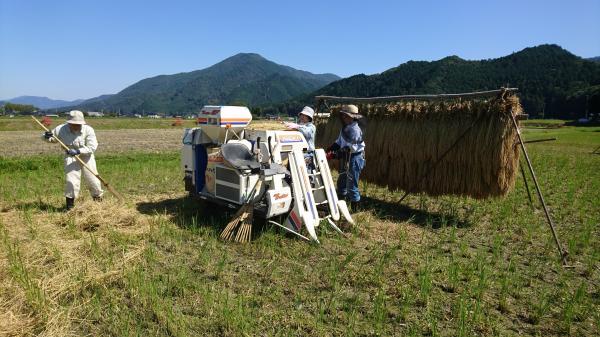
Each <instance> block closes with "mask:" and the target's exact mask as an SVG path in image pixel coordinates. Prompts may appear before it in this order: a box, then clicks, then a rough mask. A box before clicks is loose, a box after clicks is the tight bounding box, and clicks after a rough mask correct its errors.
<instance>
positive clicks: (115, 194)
mask: <svg viewBox="0 0 600 337" xmlns="http://www.w3.org/2000/svg"><path fill="white" fill-rule="evenodd" d="M31 118H32V119H33V120H34V121H35V122H36V123H38V125H39V126H41V127H42V128H43V129H44V131H46V132H49V131H50V130H48V128H47V127H46V126H45V125H44V124H42V123H41V122H40V121H39V120H38V119H37V118H35V117H34V116H31ZM54 139H56V141H57V142H58V143H59V144H60V146H62V148H63V149H64V150H65V151H68V150H69V147H68V146H66V145H65V143H63V142H62V141H61V140H60V139H59V138H58V137H57V136H55V137H54ZM73 157H74V158H75V160H77V161H78V162H79V164H81V166H83V167H84V168H85V169H87V170H88V171H90V172H91V173H92V174H93V175H94V176H95V177H96V178H98V180H100V182H102V185H104V187H106V189H107V190H109V191H110V193H112V194H113V195H114V196H115V197H117V199H119V201H121V202H123V201H124V200H125V199H124V198H123V196H122V195H121V194H120V193H119V192H117V191H116V190H115V189H114V188H113V187H112V186H111V185H109V184H108V182H107V181H106V180H104V179H103V178H102V177H101V176H100V175H99V174H98V173H97V172H94V170H92V169H91V168H90V167H89V166H88V165H87V164H86V163H85V162H84V161H83V160H81V158H79V155H76V156H73Z"/></svg>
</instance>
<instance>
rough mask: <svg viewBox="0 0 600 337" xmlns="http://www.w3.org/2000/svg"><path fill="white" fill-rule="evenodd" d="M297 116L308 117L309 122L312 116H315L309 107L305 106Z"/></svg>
mask: <svg viewBox="0 0 600 337" xmlns="http://www.w3.org/2000/svg"><path fill="white" fill-rule="evenodd" d="M299 114H302V115H305V116H308V117H310V120H311V121H312V120H313V116H314V115H315V111H314V110H313V109H312V108H311V107H309V106H305V107H304V109H302V111H300V112H299Z"/></svg>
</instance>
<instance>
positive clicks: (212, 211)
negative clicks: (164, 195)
mask: <svg viewBox="0 0 600 337" xmlns="http://www.w3.org/2000/svg"><path fill="white" fill-rule="evenodd" d="M136 208H137V210H138V211H139V212H140V213H142V214H147V215H156V214H164V215H166V216H168V217H169V220H171V221H172V222H174V223H175V224H177V226H179V227H181V228H187V229H189V228H194V227H197V226H205V227H210V228H212V229H213V230H214V231H215V232H220V231H221V230H222V229H223V228H222V227H223V224H224V223H226V222H227V219H228V216H230V215H231V214H232V213H233V212H235V210H233V211H232V210H227V209H225V208H223V207H220V206H217V205H212V204H208V203H206V202H204V201H202V200H199V199H195V198H191V197H188V196H184V197H180V198H174V199H163V200H159V201H156V202H139V203H138V204H137V206H136Z"/></svg>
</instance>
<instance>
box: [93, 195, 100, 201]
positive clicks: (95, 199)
mask: <svg viewBox="0 0 600 337" xmlns="http://www.w3.org/2000/svg"><path fill="white" fill-rule="evenodd" d="M92 199H93V200H94V201H96V202H100V201H102V196H101V195H99V196H97V197H92Z"/></svg>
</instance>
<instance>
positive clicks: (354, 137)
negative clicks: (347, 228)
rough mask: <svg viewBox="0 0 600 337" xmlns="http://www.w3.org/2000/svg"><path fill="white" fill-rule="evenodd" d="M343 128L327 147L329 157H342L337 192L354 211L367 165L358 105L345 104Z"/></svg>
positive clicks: (358, 200)
mask: <svg viewBox="0 0 600 337" xmlns="http://www.w3.org/2000/svg"><path fill="white" fill-rule="evenodd" d="M339 117H340V120H341V121H342V125H343V126H342V130H341V131H340V135H339V136H338V138H337V139H336V141H335V143H333V144H332V145H331V146H330V147H329V148H328V149H327V158H328V159H331V158H338V159H340V176H339V178H338V181H337V193H338V196H339V198H340V199H347V200H349V201H350V205H351V207H352V210H353V211H356V210H358V208H359V202H360V191H359V190H358V179H359V177H360V172H361V171H362V170H363V168H364V167H365V142H364V140H363V130H362V129H361V127H360V125H359V121H360V120H361V119H362V118H363V116H362V115H360V114H359V113H358V107H357V106H356V105H352V104H349V105H343V106H342V109H341V110H340V115H339Z"/></svg>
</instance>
